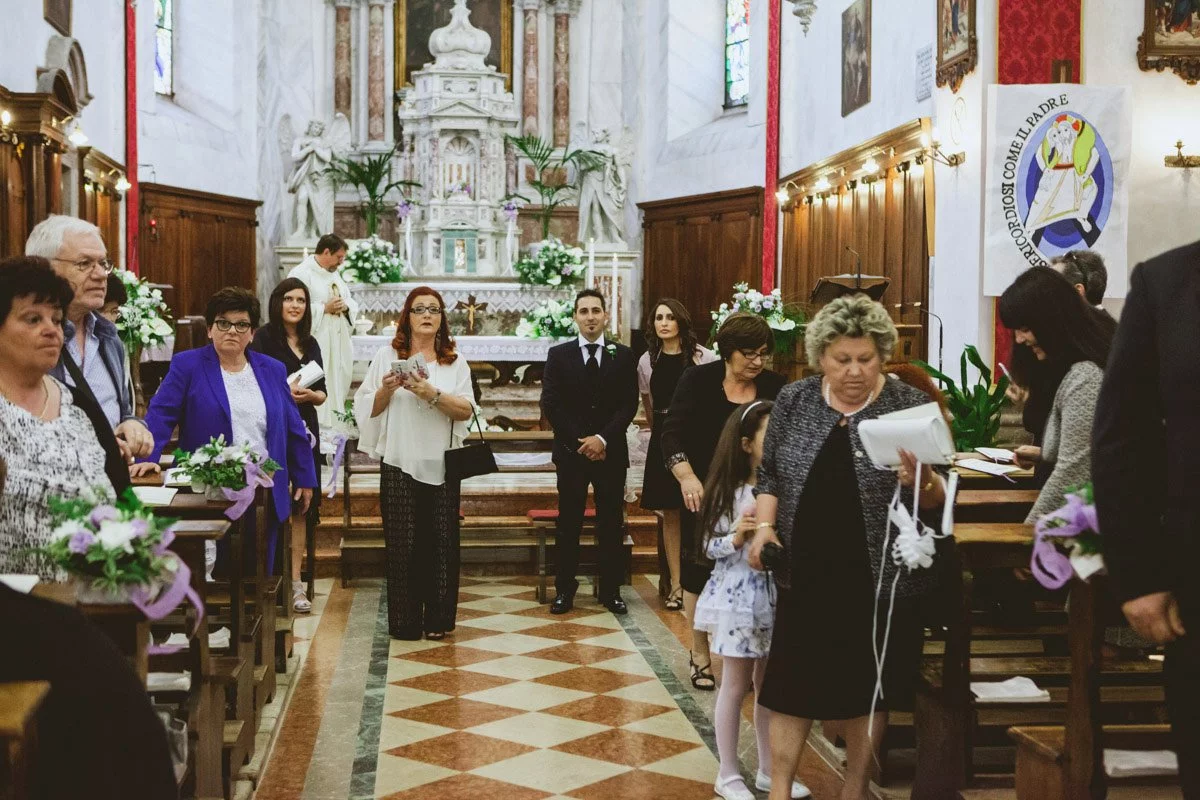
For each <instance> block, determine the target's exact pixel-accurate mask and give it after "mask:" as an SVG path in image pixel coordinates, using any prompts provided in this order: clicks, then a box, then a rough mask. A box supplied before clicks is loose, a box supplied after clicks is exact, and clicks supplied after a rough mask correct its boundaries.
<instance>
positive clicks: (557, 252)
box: [513, 237, 584, 286]
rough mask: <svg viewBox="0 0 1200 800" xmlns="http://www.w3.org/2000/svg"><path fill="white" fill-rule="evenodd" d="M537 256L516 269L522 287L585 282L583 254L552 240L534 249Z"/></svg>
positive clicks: (529, 256) (556, 240) (544, 241)
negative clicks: (523, 285)
mask: <svg viewBox="0 0 1200 800" xmlns="http://www.w3.org/2000/svg"><path fill="white" fill-rule="evenodd" d="M534 249H535V251H536V252H535V253H534V254H532V255H528V256H525V257H524V258H522V259H521V260H520V261H518V262H517V263H516V264H514V265H513V270H515V271H516V273H517V277H518V278H519V279H520V281H521V283H525V284H530V285H534V286H564V285H565V286H570V285H572V284H575V283H578V282H579V281H581V280H583V274H584V267H583V250H581V249H579V248H578V247H567V246H566V245H565V244H563V243H562V242H561V241H559V240H558V239H555V238H554V237H550V238H549V239H545V240H543V241H541V242H539V243H538V244H537V245H534Z"/></svg>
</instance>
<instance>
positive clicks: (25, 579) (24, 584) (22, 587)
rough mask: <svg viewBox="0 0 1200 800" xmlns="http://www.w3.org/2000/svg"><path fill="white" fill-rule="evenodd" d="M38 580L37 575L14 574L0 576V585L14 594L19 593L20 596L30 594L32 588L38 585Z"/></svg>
mask: <svg viewBox="0 0 1200 800" xmlns="http://www.w3.org/2000/svg"><path fill="white" fill-rule="evenodd" d="M39 580H40V579H39V578H38V576H37V575H18V574H16V573H8V574H5V575H0V583H3V584H4V585H5V586H7V587H8V588H10V589H12V590H13V591H14V592H20V593H21V594H29V593H30V592H32V591H33V587H35V586H37V585H38V581H39Z"/></svg>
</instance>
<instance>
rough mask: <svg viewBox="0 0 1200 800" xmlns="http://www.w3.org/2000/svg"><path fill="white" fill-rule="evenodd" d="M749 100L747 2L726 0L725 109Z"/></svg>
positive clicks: (748, 11)
mask: <svg viewBox="0 0 1200 800" xmlns="http://www.w3.org/2000/svg"><path fill="white" fill-rule="evenodd" d="M749 101H750V0H725V107H726V108H732V107H734V106H744V105H746V103H748V102H749Z"/></svg>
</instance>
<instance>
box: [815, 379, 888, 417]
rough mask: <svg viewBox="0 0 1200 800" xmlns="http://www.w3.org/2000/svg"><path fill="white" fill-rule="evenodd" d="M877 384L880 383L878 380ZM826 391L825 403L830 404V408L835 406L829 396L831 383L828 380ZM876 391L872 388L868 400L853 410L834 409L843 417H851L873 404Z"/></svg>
mask: <svg viewBox="0 0 1200 800" xmlns="http://www.w3.org/2000/svg"><path fill="white" fill-rule="evenodd" d="M875 385H876V387H878V385H879V384H878V382H876V384H875ZM824 391H825V405H827V406H829V407H830V408H833V403H831V402H830V398H829V383H828V382H826V383H825V387H824ZM875 391H876V389H875V388H872V389H871V393H870V394H868V395H867V402H865V403H863V404H862V405H861V406H859V407H858V408H856V409H854V410H853V411H838V410H837V409H836V408H833V410H834V411H838V413H839V414H841V415H842V417H843V418H845V419H849V418H850V417H853V416H854V415H855V414H857V413H858V412H860V411H862V410H863V409H864V408H866V407H867V406H869V405H871V401H872V400H874V399H875Z"/></svg>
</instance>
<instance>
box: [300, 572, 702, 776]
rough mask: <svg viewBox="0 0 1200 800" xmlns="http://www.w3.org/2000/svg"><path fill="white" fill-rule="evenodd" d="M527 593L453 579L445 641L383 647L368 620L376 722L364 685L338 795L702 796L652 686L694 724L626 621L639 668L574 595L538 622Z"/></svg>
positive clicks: (684, 734)
mask: <svg viewBox="0 0 1200 800" xmlns="http://www.w3.org/2000/svg"><path fill="white" fill-rule="evenodd" d="M531 583H532V581H530V580H528V579H523V578H495V579H487V578H464V579H463V585H462V592H461V597H460V603H459V617H458V620H459V621H458V628H457V629H456V630H455V632H454V634H453V635H452V636H451V637H448V638H447V639H446V640H445V641H444V642H429V641H421V642H397V641H391V640H390V639H387V637H386V622H385V621H384V619H383V618H382V617H381V618H380V622H381V623H382V624H383V625H384V628H385V629H384V630H383V631H382V638H383V645H384V646H386V647H387V648H388V658H387V660H386V669H387V672H386V676H383V675H382V674H378V673H381V672H382V670H372V672H373V673H376V675H375V679H376V680H378V681H381V682H383V683H384V685H383V691H382V718H381V722H380V724H379V727H378V728H377V729H376V728H375V727H374V725H373V724H372V722H373V720H371V719H370V716H372V715H371V714H370V708H369V707H370V705H371V688H372V687H371V685H370V681H371V679H370V678H369V679H368V698H367V700H366V702H364V716H363V720H362V722H363V725H362V727H361V729H360V732H359V757H358V759H357V760H356V762H355V765H354V773H355V774H354V779H353V786H352V792H351V795H352V796H353V797H356V798H357V797H375V798H403V799H404V800H408V798H421V799H422V800H458V798H486V797H489V796H492V797H502V798H504V800H526V798H529V799H531V800H532V799H533V798H575V799H576V800H593V798H595V799H596V800H599V799H600V798H606V799H607V798H612V797H620V798H643V797H644V798H651V797H653V798H661V800H675V799H676V798H678V799H679V800H685V799H686V800H690V799H691V798H696V799H697V800H708V798H711V797H713V792H712V781H713V778H714V776H715V775H716V769H717V763H716V760H715V758H714V757H713V755H712V753H711V752H710V750H709V749H708V747H707V746H706V745H705V743H704V742H703V741H702V740H701V738H700V736H699V735H698V734H697V732H696V728H695V726H694V725H693V724H692V722H691V721H689V719H688V716H686V715H685V713H684V711H683V710H681V707H680V703H677V702H676V699H675V698H673V697H672V695H671V693H670V692H668V690H667V688H665V687H666V686H670V687H672V689H673V690H674V691H676V692H677V694H679V695H680V702H681V703H682V704H683V706H684V707H685V708H688V710H689V712H690V713H691V715H692V717H693V719H695V718H696V715H697V713H698V711H697V710H696V709H695V706H694V705H693V704H691V703H690V697H689V696H688V695H687V693H686V692H683V691H682V690H681V689H680V688H679V687H678V685H677V683H676V681H675V678H674V676H673V675H671V673H670V672H669V670H667V669H666V667H665V666H664V665H663V664H662V663H661V661H660V660H659V659H657V658H656V657H655V654H654V651H653V650H652V649H650V648H649V644H648V642H646V640H645V637H642V636H640V632H639V631H638V630H637V628H636V627H635V626H633V624H632V622H630V621H629V619H630V618H629V617H626V618H625V620H626V622H627V624H629V625H630V626H631V628H630V630H631V631H632V632H633V633H634V636H635V637H636V638H640V639H641V640H642V642H643V646H644V647H646V648H647V651H648V655H649V657H650V661H648V660H647V657H646V656H644V655H643V653H642V652H641V651H639V649H638V646H637V645H636V644H635V642H634V638H631V636H630V633H629V632H627V631H626V630H625V628H623V627H622V623H621V621H619V620H618V619H617V618H616V617H614V616H612V615H611V614H609V613H607V612H606V611H604V610H603V609H602V608H600V607H599V606H597V605H595V604H594V602H593V601H591V599H590V598H586V599H585V593H586V587H584V588H583V589H582V590H581V591H580V603H579V605H580V606H581V607H579V608H576V610H575V611H573V612H571V613H570V614H567V615H564V616H562V617H551V616H550V615H549V614H548V613H547V608H546V607H545V606H540V605H538V603H537V602H536V601H535V600H534V597H533V590H532V587H531V585H530V584H531ZM379 646H380V642H379V641H378V639H377V641H376V643H375V647H379ZM651 661H653V662H655V665H654V666H652V665H651ZM655 667H657V669H658V673H657V674H656V671H655ZM376 730H377V733H376ZM372 737H377V741H376V742H374V743H372V742H371V741H370V739H371V738H372ZM372 744H373V747H372ZM372 753H373V754H374V763H371V761H372V755H371V754H372ZM372 773H373V774H372ZM371 777H373V781H370V780H368V779H369V778H371ZM368 783H371V784H372V785H371V787H370V791H365V790H367V789H368V786H367V784H368ZM305 794H306V795H307V794H308V793H307V792H306V793H305Z"/></svg>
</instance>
